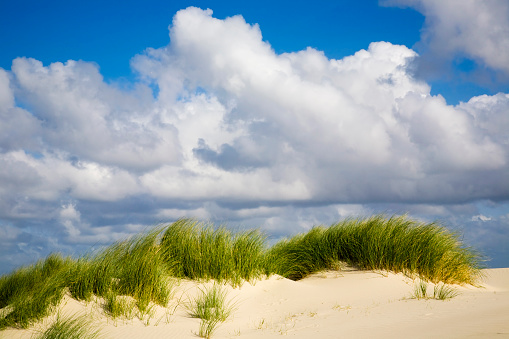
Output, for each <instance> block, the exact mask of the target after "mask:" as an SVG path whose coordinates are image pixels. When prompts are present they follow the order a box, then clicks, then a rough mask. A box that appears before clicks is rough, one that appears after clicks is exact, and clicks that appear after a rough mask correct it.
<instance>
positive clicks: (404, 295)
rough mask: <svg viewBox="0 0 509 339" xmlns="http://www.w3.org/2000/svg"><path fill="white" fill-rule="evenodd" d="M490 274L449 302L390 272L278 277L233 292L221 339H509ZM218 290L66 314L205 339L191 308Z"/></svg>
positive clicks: (153, 334) (83, 306)
mask: <svg viewBox="0 0 509 339" xmlns="http://www.w3.org/2000/svg"><path fill="white" fill-rule="evenodd" d="M484 273H485V274H486V278H485V280H484V281H483V283H482V284H481V286H480V287H474V286H454V288H455V289H456V290H457V291H458V292H459V295H458V296H456V297H454V298H452V299H448V300H445V301H441V300H435V299H412V294H413V292H414V286H415V283H416V281H414V280H412V279H410V278H408V277H406V276H404V275H403V274H393V273H388V272H373V271H356V270H343V271H338V272H336V271H334V272H322V273H318V274H315V275H312V276H310V277H307V278H305V279H303V280H300V281H297V282H295V281H291V280H288V279H284V278H282V277H278V276H273V277H271V278H270V279H266V280H259V281H256V282H254V283H252V284H251V283H247V282H246V283H244V284H243V285H242V286H241V287H240V288H235V289H234V288H232V287H231V286H225V288H226V289H227V290H228V295H227V298H228V300H230V301H231V302H232V303H234V305H235V310H234V312H233V314H232V315H231V316H230V317H229V318H228V319H227V320H226V321H225V322H224V323H220V325H219V326H218V327H217V329H216V331H215V332H214V334H213V338H238V337H240V338H280V337H281V336H287V337H294V338H498V339H500V338H509V268H500V269H487V270H484ZM210 285H211V283H197V282H192V281H180V282H178V286H176V287H175V290H174V291H175V293H174V297H173V299H172V302H170V304H169V307H168V308H162V307H159V306H154V307H153V308H152V311H151V312H152V316H151V317H150V319H149V318H148V317H145V318H144V319H142V320H140V319H138V318H134V319H132V320H125V319H124V320H122V319H116V320H113V319H112V318H110V317H107V316H105V314H104V311H103V309H102V306H101V305H102V300H100V299H97V300H95V301H91V302H88V303H84V302H78V301H76V300H74V299H72V298H70V297H68V296H66V297H64V299H63V301H62V303H61V305H60V306H59V309H60V313H61V314H63V315H64V316H65V315H73V314H82V315H87V316H88V317H91V318H92V319H93V321H94V323H95V324H97V325H98V326H100V328H101V334H102V337H103V338H197V333H198V330H199V326H200V319H195V318H191V317H190V316H189V314H188V311H187V309H186V304H187V303H188V302H189V300H191V299H192V298H193V297H195V296H196V295H197V293H199V292H200V290H199V289H200V288H201V289H203V288H205V287H207V286H210ZM429 292H430V293H431V294H432V293H433V285H430V287H429ZM52 319H53V318H52V317H49V318H47V319H45V320H44V321H42V322H41V323H39V324H37V325H35V326H34V327H32V328H31V329H29V330H16V329H9V330H5V331H2V332H0V338H30V337H32V336H33V335H34V333H37V331H40V330H42V329H44V328H45V326H47V325H48V324H49V323H51V321H52Z"/></svg>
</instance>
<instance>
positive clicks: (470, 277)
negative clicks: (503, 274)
mask: <svg viewBox="0 0 509 339" xmlns="http://www.w3.org/2000/svg"><path fill="white" fill-rule="evenodd" d="M267 256H268V257H269V262H270V263H269V264H268V265H269V271H270V270H273V271H274V272H275V273H277V274H280V275H282V276H284V277H287V278H290V279H294V280H298V279H301V278H303V277H305V276H307V275H309V274H311V273H314V272H316V271H319V270H323V269H329V268H333V267H334V266H335V265H336V263H337V262H338V261H345V262H347V263H349V264H350V265H354V266H356V267H358V268H361V269H370V270H387V271H393V272H403V273H406V274H409V275H417V276H419V277H421V278H422V279H425V280H429V281H431V282H434V283H437V282H439V281H442V282H444V283H451V284H465V283H466V284H473V283H475V282H476V280H477V279H478V278H479V277H480V274H481V271H480V268H481V267H482V265H481V263H482V257H481V256H480V254H479V253H477V252H476V251H475V250H474V249H472V248H469V247H465V246H463V245H462V243H461V241H460V240H459V235H458V234H455V233H452V232H450V231H448V230H447V229H446V228H445V227H444V226H442V225H440V224H437V223H422V222H418V221H416V220H412V219H410V218H408V217H407V216H399V217H391V218H386V217H384V216H382V215H377V216H373V217H370V218H366V219H348V220H345V221H343V222H340V223H337V224H334V225H332V226H330V227H328V228H326V227H315V228H313V229H311V230H310V231H309V232H307V233H305V234H301V235H297V236H295V237H293V238H291V239H289V240H283V241H281V242H279V243H277V244H276V245H274V246H273V247H272V248H271V249H269V251H268V253H267ZM270 265H272V266H270Z"/></svg>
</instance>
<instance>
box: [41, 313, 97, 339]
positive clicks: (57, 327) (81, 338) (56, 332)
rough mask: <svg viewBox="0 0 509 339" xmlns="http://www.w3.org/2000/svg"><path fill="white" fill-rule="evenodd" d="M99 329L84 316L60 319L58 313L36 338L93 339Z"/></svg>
mask: <svg viewBox="0 0 509 339" xmlns="http://www.w3.org/2000/svg"><path fill="white" fill-rule="evenodd" d="M99 337H100V330H99V329H94V328H93V325H92V322H91V321H90V320H89V319H87V318H86V317H85V316H80V317H70V318H67V319H62V318H61V317H60V314H59V315H57V319H56V320H55V321H54V322H53V324H51V326H50V327H48V329H47V330H46V331H44V332H43V333H41V334H40V335H39V336H37V337H36V338H37V339H95V338H99Z"/></svg>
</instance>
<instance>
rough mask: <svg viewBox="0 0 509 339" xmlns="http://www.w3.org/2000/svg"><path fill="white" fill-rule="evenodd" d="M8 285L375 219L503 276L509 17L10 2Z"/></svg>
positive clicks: (3, 84)
mask: <svg viewBox="0 0 509 339" xmlns="http://www.w3.org/2000/svg"><path fill="white" fill-rule="evenodd" d="M0 51H1V52H0V258H1V260H0V274H3V273H7V272H10V271H11V270H13V269H15V268H17V267H19V266H20V265H27V264H30V263H33V262H34V261H35V260H37V259H40V258H44V257H46V256H47V255H48V254H49V253H51V252H61V253H63V254H65V255H73V256H80V255H83V254H86V253H90V252H92V251H94V250H97V249H98V248H101V247H103V246H107V245H108V244H111V243H113V242H115V241H118V240H122V239H125V238H126V237H128V236H130V235H132V234H136V233H139V232H142V231H144V230H147V229H149V228H151V227H153V226H155V225H158V224H160V223H170V222H172V221H174V220H176V219H178V218H181V217H192V218H197V219H199V220H203V221H210V222H213V223H215V224H216V225H219V224H223V225H226V226H228V227H231V228H232V229H243V228H252V227H256V228H260V229H262V230H263V231H264V232H265V233H266V234H267V235H268V237H269V240H270V241H276V240H278V239H280V238H282V237H287V236H292V235H294V234H297V233H300V232H306V231H307V230H309V229H310V228H311V227H313V226H315V225H320V224H324V225H330V224H332V223H335V222H337V221H340V220H342V219H344V218H349V217H364V216H370V215H372V214H378V213H384V214H386V215H388V216H390V215H394V214H396V215H400V214H408V215H409V217H411V218H415V219H417V220H420V221H424V222H432V221H436V222H439V223H441V224H443V225H444V226H446V227H447V228H448V229H450V230H451V231H454V232H458V234H460V238H461V240H462V241H463V242H464V243H465V244H466V245H468V246H473V247H474V248H476V249H478V250H479V251H481V252H482V253H483V254H484V255H485V256H486V258H487V259H489V260H488V261H487V262H486V265H487V266H488V267H509V248H508V245H507V244H509V133H508V132H509V3H508V2H507V1H506V0H484V1H483V0H448V1H443V0H427V1H424V0H384V1H356V2H353V1H322V0H317V1H314V2H312V3H310V2H309V1H277V2H276V1H265V0H260V1H256V2H254V1H242V2H239V1H185V0H180V1H171V2H170V1H143V2H141V1H133V0H131V1H128V0H126V1H112V0H101V1H96V0H91V1H86V2H77V1H70V2H69V1H59V0H57V1H49V2H45V3H42V2H40V1H33V0H27V1H15V2H14V1H13V2H7V1H3V2H1V3H0Z"/></svg>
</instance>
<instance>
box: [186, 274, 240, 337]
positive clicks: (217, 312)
mask: <svg viewBox="0 0 509 339" xmlns="http://www.w3.org/2000/svg"><path fill="white" fill-rule="evenodd" d="M200 292H201V293H200V295H199V296H198V297H197V298H196V299H194V300H193V301H192V302H191V304H190V306H189V315H190V316H191V317H193V318H200V319H201V323H200V329H199V332H198V336H200V337H202V338H210V337H211V336H212V333H213V332H214V331H215V329H216V327H217V325H218V324H219V323H220V322H224V321H226V319H228V317H229V316H230V314H231V313H232V311H233V308H234V306H233V305H231V304H229V303H227V302H226V295H227V292H226V290H223V289H222V288H221V286H220V285H217V284H214V285H213V286H212V287H210V288H209V289H205V290H200Z"/></svg>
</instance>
